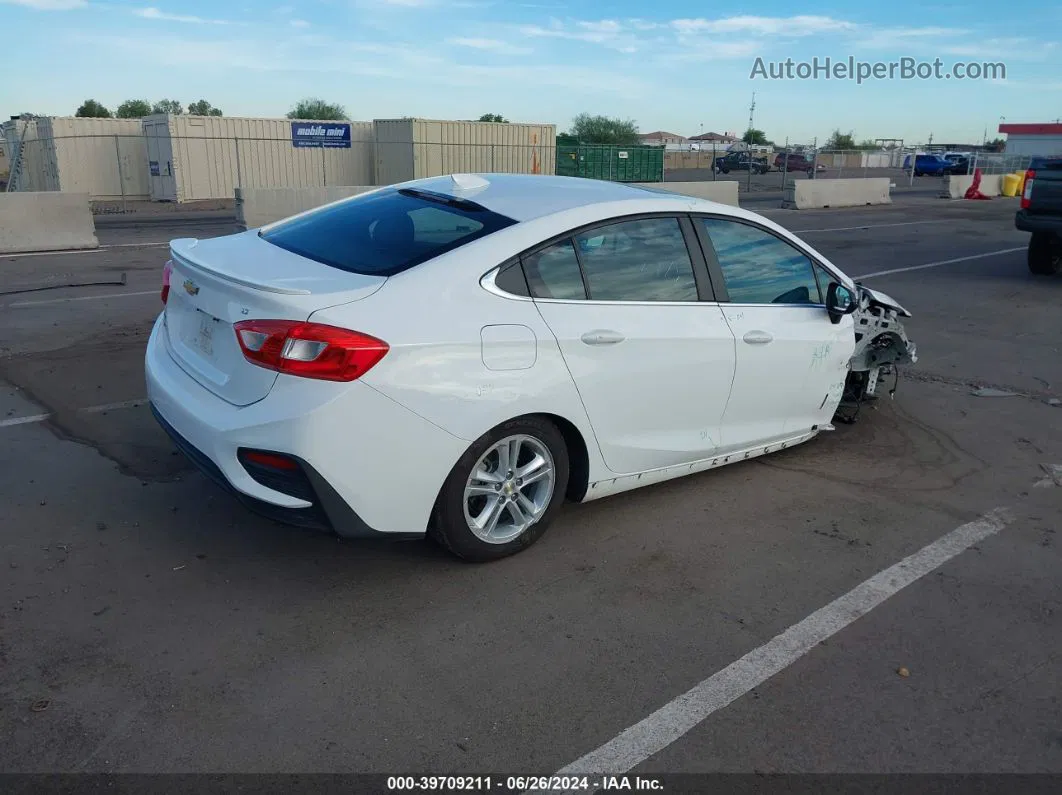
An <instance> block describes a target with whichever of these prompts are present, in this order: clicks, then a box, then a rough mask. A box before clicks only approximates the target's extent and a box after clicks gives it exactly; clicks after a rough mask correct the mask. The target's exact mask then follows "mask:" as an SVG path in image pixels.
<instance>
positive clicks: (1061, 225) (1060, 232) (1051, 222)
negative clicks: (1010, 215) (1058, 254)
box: [1014, 210, 1062, 237]
mask: <svg viewBox="0 0 1062 795" xmlns="http://www.w3.org/2000/svg"><path fill="white" fill-rule="evenodd" d="M1014 226H1015V227H1017V228H1018V229H1020V230H1021V231H1022V232H1052V233H1054V234H1055V235H1057V236H1059V237H1062V216H1059V215H1033V214H1030V213H1029V212H1028V211H1027V210H1018V212H1017V213H1015V215H1014Z"/></svg>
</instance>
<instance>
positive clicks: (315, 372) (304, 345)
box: [234, 320, 389, 381]
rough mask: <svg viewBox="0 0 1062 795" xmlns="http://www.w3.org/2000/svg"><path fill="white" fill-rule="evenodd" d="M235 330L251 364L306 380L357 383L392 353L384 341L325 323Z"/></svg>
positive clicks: (246, 324)
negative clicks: (316, 379) (356, 380)
mask: <svg viewBox="0 0 1062 795" xmlns="http://www.w3.org/2000/svg"><path fill="white" fill-rule="evenodd" d="M234 328H235V329H236V339H237V340H238V341H239V343H240V349H241V350H242V351H243V355H244V357H245V358H246V359H247V361H249V362H251V364H257V365H258V366H259V367H265V368H266V369H267V370H276V371H278V372H281V373H287V374H288V375H298V376H302V377H303V378H319V379H322V380H325V381H353V380H355V379H357V378H360V377H361V376H362V375H364V374H365V373H367V372H368V371H369V370H370V369H371V368H372V367H373V366H374V365H375V364H376V363H377V362H378V361H380V359H382V358H383V357H384V355H385V354H386V353H387V351H388V350H389V347H388V345H387V343H386V342H384V341H383V340H378V339H376V338H375V337H370V336H369V335H368V334H361V333H359V332H357V331H349V330H347V329H342V328H337V327H336V326H326V325H324V324H322V323H302V322H299V321H296V320H244V321H241V322H239V323H237V324H236V325H235V326H234Z"/></svg>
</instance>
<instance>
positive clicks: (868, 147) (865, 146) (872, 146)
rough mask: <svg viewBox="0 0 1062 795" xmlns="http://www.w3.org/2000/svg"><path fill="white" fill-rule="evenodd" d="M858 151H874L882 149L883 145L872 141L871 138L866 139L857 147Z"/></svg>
mask: <svg viewBox="0 0 1062 795" xmlns="http://www.w3.org/2000/svg"><path fill="white" fill-rule="evenodd" d="M855 148H856V149H862V150H863V151H864V152H868V151H874V150H877V149H881V144H878V143H875V142H874V141H871V140H870V139H869V138H864V139H863V140H862V142H860V143H859V144H858V145H857V146H856V147H855Z"/></svg>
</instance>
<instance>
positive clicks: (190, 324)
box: [164, 230, 387, 406]
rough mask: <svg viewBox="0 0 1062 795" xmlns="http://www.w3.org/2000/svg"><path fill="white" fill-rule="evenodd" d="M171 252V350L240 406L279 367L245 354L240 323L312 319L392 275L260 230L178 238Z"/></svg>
mask: <svg viewBox="0 0 1062 795" xmlns="http://www.w3.org/2000/svg"><path fill="white" fill-rule="evenodd" d="M170 254H171V257H170V259H171V261H172V263H173V265H172V272H171V274H170V291H169V297H168V299H167V301H166V309H165V312H164V314H165V319H166V334H167V338H168V340H169V348H170V353H171V355H172V356H173V358H174V360H175V361H176V362H177V364H178V365H180V367H181V369H183V370H184V371H185V372H186V373H188V374H189V375H190V376H191V377H192V378H194V379H195V380H196V381H198V382H199V383H200V384H201V385H202V386H204V387H205V388H207V389H209V390H210V391H211V392H213V393H214V394H215V395H217V396H218V397H220V398H222V399H223V400H225V401H227V402H229V403H232V404H233V405H237V406H246V405H249V404H251V403H254V402H256V401H259V400H261V399H262V398H264V397H265V396H266V395H268V394H269V390H270V389H272V387H273V384H274V383H275V382H276V379H277V373H276V372H274V371H272V370H267V369H265V368H263V367H259V366H257V365H255V364H251V363H250V362H249V361H247V360H246V359H245V358H244V356H243V352H242V351H241V350H240V344H239V342H238V341H237V339H236V331H235V330H234V329H233V325H234V324H235V323H238V322H240V321H241V320H255V319H272V320H300V321H301V320H307V319H309V317H310V315H311V314H312V313H313V312H316V311H317V310H319V309H324V308H326V307H329V306H335V305H336V304H345V303H350V302H352V301H358V300H361V299H363V298H367V297H368V296H370V295H372V294H373V293H375V292H376V291H377V290H379V289H380V287H382V286H383V284H384V282H385V281H387V278H386V277H384V276H372V275H362V274H357V273H348V272H346V271H342V270H339V269H337V268H332V267H330V266H328V265H323V264H321V263H319V262H314V261H313V260H309V259H306V258H305V257H300V256H299V255H298V254H293V253H291V252H289V251H285V250H284V249H282V248H279V247H277V246H274V245H273V244H271V243H267V242H266V241H265V240H262V239H261V238H260V237H259V236H258V233H257V230H251V231H248V232H243V233H240V234H236V235H227V236H225V237H219V238H213V239H210V240H197V239H195V238H182V239H178V240H173V241H171V243H170Z"/></svg>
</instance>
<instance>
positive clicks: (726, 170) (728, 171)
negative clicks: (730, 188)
mask: <svg viewBox="0 0 1062 795" xmlns="http://www.w3.org/2000/svg"><path fill="white" fill-rule="evenodd" d="M719 170H720V171H722V172H723V173H724V174H729V173H730V169H729V168H725V167H722V166H721V167H720V168H719Z"/></svg>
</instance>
